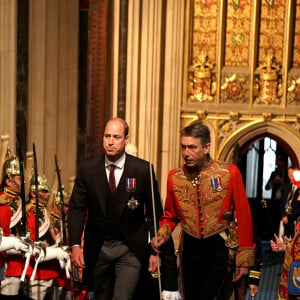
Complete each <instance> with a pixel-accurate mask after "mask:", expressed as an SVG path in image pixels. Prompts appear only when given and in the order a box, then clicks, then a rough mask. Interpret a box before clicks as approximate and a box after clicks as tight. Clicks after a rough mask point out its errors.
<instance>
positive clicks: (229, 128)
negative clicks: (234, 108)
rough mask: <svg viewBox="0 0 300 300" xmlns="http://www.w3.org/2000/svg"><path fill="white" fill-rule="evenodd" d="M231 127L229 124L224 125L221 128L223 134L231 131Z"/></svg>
mask: <svg viewBox="0 0 300 300" xmlns="http://www.w3.org/2000/svg"><path fill="white" fill-rule="evenodd" d="M231 128H232V127H231V125H230V124H229V123H225V124H224V125H223V126H222V129H223V130H224V131H225V132H229V131H230V130H231Z"/></svg>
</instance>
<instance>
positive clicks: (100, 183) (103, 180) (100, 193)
mask: <svg viewBox="0 0 300 300" xmlns="http://www.w3.org/2000/svg"><path fill="white" fill-rule="evenodd" d="M95 170H96V172H97V175H96V176H95V178H94V180H95V181H96V182H95V187H96V193H97V198H98V200H99V202H100V206H101V208H102V211H103V213H104V214H106V193H105V186H106V185H108V182H107V177H106V170H105V159H104V155H103V156H101V159H100V161H99V163H98V165H96V166H95Z"/></svg>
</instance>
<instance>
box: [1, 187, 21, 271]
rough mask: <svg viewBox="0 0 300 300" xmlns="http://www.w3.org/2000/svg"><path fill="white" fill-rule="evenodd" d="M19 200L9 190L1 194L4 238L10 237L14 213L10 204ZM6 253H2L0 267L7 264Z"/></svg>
mask: <svg viewBox="0 0 300 300" xmlns="http://www.w3.org/2000/svg"><path fill="white" fill-rule="evenodd" d="M16 198H18V197H17V196H16V195H15V194H14V193H11V192H10V191H8V190H5V191H4V192H0V225H1V228H2V231H3V235H4V236H9V235H10V232H9V227H10V219H11V217H12V212H11V210H10V207H9V202H10V201H12V200H13V199H16ZM5 256H6V254H5V252H2V253H0V267H2V266H4V264H5Z"/></svg>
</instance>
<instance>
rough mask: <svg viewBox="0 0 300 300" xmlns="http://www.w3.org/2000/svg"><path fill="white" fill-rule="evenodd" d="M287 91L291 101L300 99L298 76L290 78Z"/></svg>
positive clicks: (299, 78)
mask: <svg viewBox="0 0 300 300" xmlns="http://www.w3.org/2000/svg"><path fill="white" fill-rule="evenodd" d="M288 93H289V98H290V100H291V103H294V102H295V103H297V102H299V101H300V77H298V78H297V79H292V80H291V84H290V86H289V87H288Z"/></svg>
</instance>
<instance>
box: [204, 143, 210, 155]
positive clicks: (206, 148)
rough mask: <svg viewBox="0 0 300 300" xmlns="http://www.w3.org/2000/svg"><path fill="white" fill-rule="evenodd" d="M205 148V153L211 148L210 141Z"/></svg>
mask: <svg viewBox="0 0 300 300" xmlns="http://www.w3.org/2000/svg"><path fill="white" fill-rule="evenodd" d="M204 148H205V154H208V153H209V149H210V143H207V144H206V145H205V147H204Z"/></svg>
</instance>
